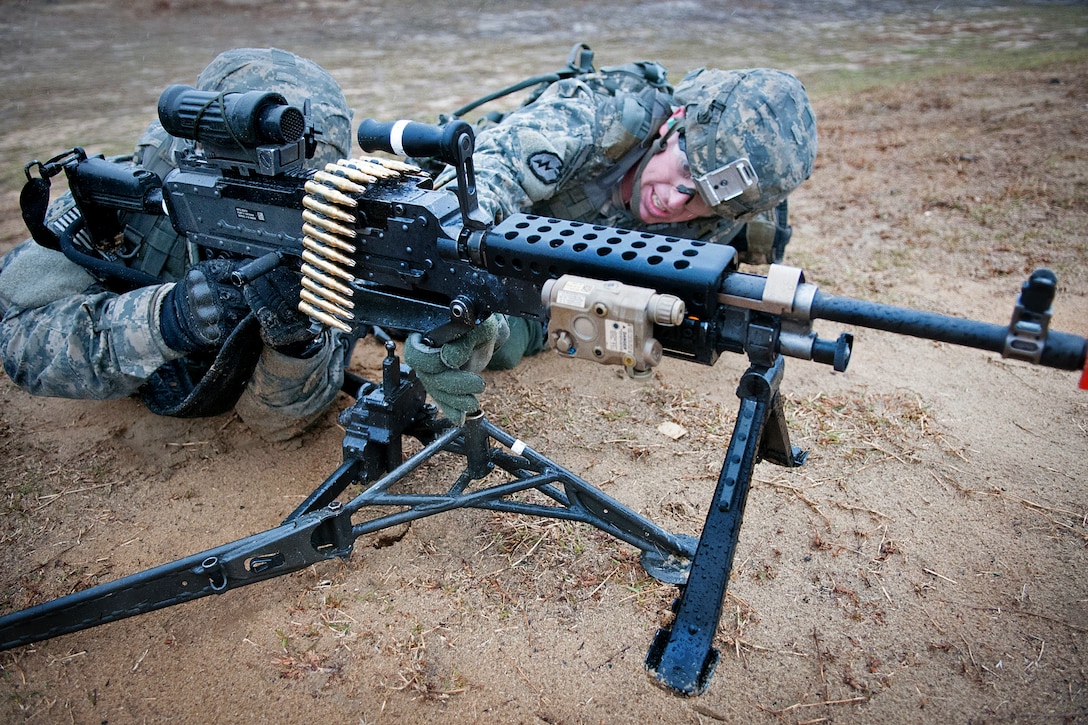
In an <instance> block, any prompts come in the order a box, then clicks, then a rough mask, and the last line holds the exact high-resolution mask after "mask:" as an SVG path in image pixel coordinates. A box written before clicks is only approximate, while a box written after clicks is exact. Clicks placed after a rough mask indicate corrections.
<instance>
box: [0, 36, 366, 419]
mask: <svg viewBox="0 0 1088 725" xmlns="http://www.w3.org/2000/svg"><path fill="white" fill-rule="evenodd" d="M197 87H198V88H200V89H201V90H223V91H228V92H230V91H236V90H238V91H241V90H249V89H251V88H257V87H259V88H262V89H268V90H273V91H277V92H280V93H282V94H283V95H284V96H285V97H286V98H287V100H288V102H290V103H292V104H296V105H302V103H303V101H305V100H306V99H311V103H312V111H313V117H314V118H315V119H317V120H318V121H319V122H320V124H321V126H323V128H322V129H321V130H322V131H323V136H321V137H320V142H319V146H318V150H317V153H316V154H315V158H314V159H313V160H311V162H310V164H311V165H323V164H324V163H326V162H329V161H334V160H337V159H340V158H344V157H347V156H348V155H349V153H350V144H351V111H350V109H349V108H348V105H347V102H346V101H345V100H344V97H343V94H342V93H341V91H340V88H339V86H337V85H336V83H335V81H334V80H333V79H332V78H331V76H329V75H328V73H327V72H325V71H324V70H323V69H321V68H320V67H319V66H317V65H316V64H314V63H313V62H312V61H308V60H305V59H302V58H299V57H297V56H294V55H293V54H290V53H286V52H284V51H280V50H275V49H270V50H255V49H238V50H232V51H228V52H226V53H223V54H221V55H220V56H218V57H217V58H216V59H215V60H214V61H213V62H212V63H211V65H209V66H208V67H207V68H206V69H205V70H204V71H203V72H202V73H201V74H200V76H199V78H198V81H197ZM184 143H188V142H186V141H181V140H176V139H173V138H171V137H170V136H168V135H167V134H166V133H165V132H164V131H163V130H162V127H161V126H160V125H159V124H158V122H157V121H156V122H155V123H152V124H151V126H150V127H149V128H148V130H147V132H145V134H144V135H143V136H142V137H141V139H140V140H139V142H138V144H137V147H136V153H135V156H134V159H133V160H134V161H135V162H136V163H138V164H140V165H142V166H144V167H145V168H149V169H151V170H152V171H155V172H156V173H157V174H158V175H159V176H160V178H161V177H163V176H165V174H166V173H167V172H168V171H169V170H170V169H171V168H172V166H173V164H172V159H173V151H174V149H175V147H176V146H177V145H180V144H184ZM71 207H72V201H71V197H70V195H66V197H62V198H61V199H59V200H57V201H56V202H54V204H53V205H52V206H51V207H50V212H49V214H48V217H47V223H49V224H51V226H53V227H54V229H56V225H58V224H61V223H63V221H62V220H63V218H64V217H63V216H62V215H63V213H64V212H67V211H69V210H70V209H71ZM124 222H125V231H124V242H123V245H122V249H123V250H127V252H130V253H131V255H130V256H131V258H130V259H129V260H128V262H127V264H128V265H129V266H130V267H135V268H137V269H140V270H142V271H144V272H147V273H149V274H151V275H153V276H155V277H158V278H160V279H162V280H163V281H164V284H159V285H151V286H147V287H141V288H139V289H136V290H133V291H130V292H123V293H118V292H117V291H115V290H112V289H110V287H109V286H108V285H107V284H104V283H102V282H100V281H98V280H96V279H95V278H94V277H93V276H92V275H91V274H89V273H88V272H87V271H86V270H84V269H83V268H82V267H81V266H79V265H77V264H76V263H74V262H72V261H70V260H69V259H68V258H67V257H66V256H64V255H63V254H62V253H60V252H57V251H54V250H52V249H47V248H45V247H43V246H40V245H38V244H37V243H35V242H34V241H33V240H28V241H26V242H24V243H22V244H21V245H19V246H18V247H16V248H15V249H14V250H12V251H11V252H10V253H8V254H7V255H6V256H5V257H4V258H3V259H0V354H2V356H3V364H4V369H5V371H6V372H7V374H8V375H9V376H10V378H11V379H12V381H13V382H15V384H16V385H18V386H20V387H21V388H23V389H25V390H27V391H28V392H30V393H32V394H35V395H47V396H56V397H66V398H86V399H109V398H120V397H126V396H129V395H133V394H136V393H145V400H146V399H147V396H146V391H147V388H148V381H149V379H150V378H153V376H155V375H156V374H159V373H161V372H162V371H164V370H166V369H167V368H168V367H170V366H171V365H184V367H185V368H186V369H191V370H195V377H196V378H197V379H199V378H200V376H201V375H202V374H203V373H204V371H206V370H207V369H208V366H209V362H208V361H207V360H204V359H197V357H195V356H194V357H193V358H187V357H185V356H184V355H183V354H182V353H180V352H178V351H176V350H172V349H170V348H169V347H168V346H167V345H166V343H165V342H164V341H163V336H162V333H161V331H160V327H159V314H160V309H161V306H162V300H163V297H164V295H165V294H166V293H167V292H168V291H169V290H170V288H171V287H172V283H173V281H174V280H177V279H179V278H180V276H181V275H182V274H183V273H184V271H185V269H186V268H187V266H188V265H189V264H191V263H193V262H195V261H198V260H197V258H196V254H195V253H196V250H195V249H190V248H189V245H188V243H187V240H186V239H185V238H184V237H180V236H178V235H177V233H176V232H174V230H173V228H172V227H171V225H170V223H169V220H168V219H166V218H165V217H162V216H151V215H141V214H127V215H126V217H125V219H124ZM300 224H301V221H300ZM254 339H255V340H256V344H260V340H259V338H258V337H256V336H254ZM346 348H347V341H346V340H345V339H343V338H342V337H341V336H340V335H339V334H338V333H332V332H329V331H325V332H324V333H323V338H322V340H321V344H320V345H319V347H318V348H317V349H316V351H313V354H312V355H310V356H309V357H305V358H294V357H289V356H287V355H284V354H282V353H280V352H278V351H276V350H274V349H272V348H270V347H263V349H262V350H261V352H260V357H259V360H258V361H257V364H256V368H255V369H254V372H253V373H252V375H251V376H250V379H249V381H248V384H246V386H245V390H244V391H243V392H242V394H241V397H240V398H239V399H238V401H237V403H236V406H235V410H236V411H237V412H238V414H239V415H240V416H241V417H242V418H243V420H244V421H245V422H246V423H247V425H249V426H250V427H251V428H253V429H254V430H255V431H257V432H258V433H259V434H261V435H262V436H264V437H266V438H269V439H276V440H278V439H285V438H289V437H291V436H293V435H296V434H297V433H299V432H301V431H302V430H304V429H305V428H306V427H307V426H308V425H309V424H310V423H312V422H313V421H314V420H316V419H317V417H318V416H319V415H320V414H321V413H322V412H323V411H324V410H325V409H326V408H327V407H328V405H329V404H330V403H331V402H332V400H333V399H334V397H335V396H336V393H337V391H339V390H340V386H341V383H342V380H343V371H344V364H345V353H346ZM173 361H179V362H178V363H173ZM150 405H151V404H150V403H149V406H150ZM152 409H155V408H154V407H152Z"/></svg>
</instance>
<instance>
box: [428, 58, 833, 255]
mask: <svg viewBox="0 0 1088 725" xmlns="http://www.w3.org/2000/svg"><path fill="white" fill-rule="evenodd" d="M617 70H619V71H620V72H621V75H620V76H619V77H620V78H621V80H620V81H619V82H618V83H617V81H616V80H615V79H616V77H617V76H616V74H615V73H616V71H617ZM624 74H626V75H624ZM605 77H607V79H608V80H607V81H606V82H607V84H608V88H607V92H602V85H603V81H602V80H601V79H602V78H605ZM672 91H673V89H672V88H671V87H670V86H669V85H668V84H667V83H666V82H665V70H664V68H661V67H660V66H659V65H657V64H654V63H638V64H629V65H628V66H621V67H620V68H619V69H602V70H601V71H600V72H599V73H596V74H589V75H583V76H577V77H574V78H568V79H564V80H560V81H557V82H555V83H553V84H551V85H550V86H549V87H548V88H547V89H546V90H545V91H544V92H543V93H542V94H541V95H540V96H539V97H538V98H536V99H535V100H533V101H532V102H531V103H529V104H528V105H525V106H523V107H521V108H519V109H518V110H516V111H513V112H511V113H509V114H507V115H506V116H505V117H504V118H503V119H502V122H501V123H499V124H497V125H493V126H489V127H486V128H484V129H483V130H482V131H480V132H479V134H478V136H477V142H476V151H475V153H474V154H473V164H474V166H475V173H476V181H477V195H478V197H479V201H480V206H481V207H482V208H483V209H484V211H486V212H488V213H489V214H491V215H492V216H494V217H495V219H496V220H501V219H502V218H504V217H506V216H508V215H510V214H513V213H515V212H529V213H533V214H539V215H542V216H555V217H559V218H564V219H573V220H577V221H584V222H589V223H595V224H604V225H607V226H615V227H621V228H625V229H644V230H648V231H652V232H655V233H658V234H669V235H675V236H681V237H685V238H689V239H704V240H707V241H712V242H717V243H730V244H733V245H734V246H736V247H737V248H738V252H739V255H738V256H739V259H740V261H743V262H749V263H753V264H765V263H769V262H776V261H780V259H781V252H782V249H781V247H779V248H775V247H774V240H775V226H776V223H782V224H784V219H777V218H776V216H775V211H774V210H775V207H776V206H777V205H778V204H779V202H781V201H782V200H784V199H785V197H786V195H787V194H788V192H789V191H790V190H792V189H793V188H794V187H796V186H797V185H798V184H800V183H801V181H803V180H804V179H805V178H807V177H808V175H809V174H810V173H811V171H812V159H813V157H814V155H815V151H816V136H815V133H816V131H815V119H814V117H813V115H812V111H811V108H810V107H809V105H808V99H807V97H805V95H804V90H803V87H801V86H800V83H799V82H797V80H796V79H795V78H793V76H789V75H788V74H785V73H781V72H780V71H771V70H768V69H753V70H749V71H728V72H726V71H718V70H714V69H710V70H706V69H699V70H697V71H693V72H692V73H689V74H688V75H687V76H686V77H685V78H684V80H683V81H682V82H681V83H680V84H679V85H678V86H677V88H676V92H675V93H673V92H672ZM734 97H736V98H737V99H743V100H739V101H738V102H736V103H730V102H729V101H730V100H732V99H733V98H734ZM753 97H756V98H759V99H767V103H763V104H754V105H748V102H749V101H750V99H751V98H753ZM707 100H709V102H704V101H707ZM768 104H770V105H768ZM783 104H785V105H787V106H789V113H786V114H783V117H778V116H776V115H775V113H773V112H768V110H769V109H775V110H777V109H779V108H781V107H782V105H783ZM680 105H683V106H685V107H686V108H687V109H688V111H689V114H688V115H687V116H686V117H685V121H684V125H685V126H686V127H687V130H686V135H687V138H688V145H689V147H690V148H691V150H690V151H689V159H690V161H691V165H692V169H693V172H695V171H700V172H704V171H710V170H712V169H714V168H716V166H717V165H718V158H717V156H716V155H715V154H714V153H713V152H711V153H709V155H708V153H707V151H708V150H714V149H717V150H718V151H719V152H720V153H721V154H723V155H724V154H735V156H738V157H739V156H749V157H751V158H752V163H753V165H754V166H756V167H757V170H758V172H759V173H760V186H761V187H762V188H763V190H764V193H763V194H761V195H758V197H757V198H756V199H747V196H746V197H745V198H746V199H747V200H748V201H750V202H751V203H749V204H745V205H741V204H740V203H739V201H737V202H729V203H723V204H720V205H718V206H716V207H715V206H714V205H713V204H712V205H711V206H712V207H714V211H715V212H716V216H713V217H703V218H699V219H695V220H692V221H689V222H680V223H670V224H645V223H643V222H642V221H641V220H639V219H638V218H637V217H635V216H634V215H633V214H632V213H631V212H630V211H629V210H628V209H627V208H626V206H625V205H624V204H623V202H622V201H621V200H620V199H619V198H618V192H619V185H620V182H621V180H622V178H623V177H624V175H625V174H626V173H627V172H628V171H629V170H631V169H632V168H635V167H636V166H637V165H638V164H639V163H641V162H642V161H643V159H644V158H645V157H646V156H647V154H649V153H650V152H651V151H650V149H651V145H652V143H653V141H654V140H655V139H657V137H658V130H659V129H660V127H661V125H662V123H664V122H665V120H666V119H667V118H668V117H669V116H670V115H671V113H672V111H673V110H674V108H675V107H677V106H680ZM700 118H701V119H703V120H702V121H700V120H699V119H700ZM719 121H720V123H719ZM738 130H739V132H737V131H738ZM721 160H722V161H729V160H730V159H728V158H725V159H721ZM451 179H452V173H451V172H450V171H449V170H446V171H445V172H444V173H443V174H442V175H440V176H439V179H438V183H439V184H445V183H449V181H451ZM741 232H743V233H741Z"/></svg>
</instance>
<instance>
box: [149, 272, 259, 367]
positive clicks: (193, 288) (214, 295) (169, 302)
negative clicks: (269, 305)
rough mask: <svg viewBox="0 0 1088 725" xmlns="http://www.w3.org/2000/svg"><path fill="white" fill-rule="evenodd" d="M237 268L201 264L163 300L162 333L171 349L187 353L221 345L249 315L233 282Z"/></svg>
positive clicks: (160, 325) (187, 274) (187, 273)
mask: <svg viewBox="0 0 1088 725" xmlns="http://www.w3.org/2000/svg"><path fill="white" fill-rule="evenodd" d="M235 266H236V265H235V264H234V263H233V262H230V261H228V260H226V259H213V260H208V261H205V262H198V263H197V264H195V265H193V266H192V267H190V268H189V270H188V271H187V272H186V273H185V276H184V277H182V278H181V279H180V280H178V282H177V283H176V284H175V285H174V286H173V288H171V290H170V291H169V292H167V293H166V295H165V297H164V298H163V304H162V310H161V312H160V314H159V329H160V330H161V332H162V337H163V341H164V342H165V343H166V344H167V346H168V347H170V348H172V349H174V350H177V351H179V352H184V353H193V352H198V351H209V350H214V349H215V348H217V347H219V346H220V345H222V344H223V343H224V342H225V341H226V339H227V337H228V336H229V335H230V333H231V332H232V331H233V330H234V328H235V327H237V326H238V323H239V322H241V321H242V320H243V319H244V318H245V317H246V315H248V314H249V305H247V304H246V301H245V298H244V297H243V296H242V290H240V289H238V287H236V286H235V285H234V284H232V283H231V281H230V275H231V272H233V271H234V269H235Z"/></svg>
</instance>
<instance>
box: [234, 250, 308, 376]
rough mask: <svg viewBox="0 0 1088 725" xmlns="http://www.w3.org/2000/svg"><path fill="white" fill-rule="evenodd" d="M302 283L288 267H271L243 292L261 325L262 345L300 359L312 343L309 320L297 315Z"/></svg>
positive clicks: (304, 316)
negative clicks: (269, 270) (270, 269)
mask: <svg viewBox="0 0 1088 725" xmlns="http://www.w3.org/2000/svg"><path fill="white" fill-rule="evenodd" d="M301 290H302V279H301V277H299V274H298V272H295V271H294V270H292V269H290V268H288V267H283V266H280V267H275V268H273V269H272V271H271V272H269V273H268V274H263V275H261V276H260V277H257V278H256V279H254V280H253V281H252V282H250V283H248V284H247V285H246V286H245V287H244V288H243V292H244V293H245V298H246V302H248V303H249V307H250V309H251V310H253V313H254V314H255V315H257V321H258V322H260V323H261V339H262V340H264V344H265V345H268V346H270V347H273V348H275V349H276V350H279V351H280V352H282V353H285V354H287V355H291V356H292V357H300V356H301V355H302V353H303V352H305V350H306V349H307V348H309V347H310V345H311V343H312V342H313V340H314V333H313V332H312V331H311V329H310V318H308V317H307V316H306V315H304V314H302V313H301V312H299V311H298V301H299V292H300V291H301Z"/></svg>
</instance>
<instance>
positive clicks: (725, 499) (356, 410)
mask: <svg viewBox="0 0 1088 725" xmlns="http://www.w3.org/2000/svg"><path fill="white" fill-rule="evenodd" d="M386 349H387V355H386V357H385V360H384V361H383V364H382V365H383V371H382V382H381V383H380V384H376V383H372V382H369V381H365V380H363V379H362V378H358V377H357V376H351V377H350V380H349V383H348V385H352V386H357V388H356V390H355V391H354V393H355V403H354V404H353V405H352V406H351V407H349V408H347V409H346V410H345V411H344V412H343V413H341V416H340V421H341V423H342V424H343V425H344V426H345V428H346V431H347V432H346V434H345V436H344V445H343V452H344V462H343V464H341V465H340V467H339V468H338V469H337V470H336V471H335V472H333V474H332V475H331V476H329V477H328V478H327V479H326V480H325V481H324V483H322V484H321V485H320V486H319V487H318V488H317V489H315V490H314V492H313V493H311V494H310V495H309V496H308V497H307V498H306V500H305V501H304V502H303V503H302V504H301V505H300V506H299V507H298V508H296V509H295V510H294V511H293V512H292V513H291V514H290V515H289V516H288V517H287V518H286V519H285V520H284V521H283V523H282V524H280V525H279V526H277V527H276V528H273V529H270V530H268V531H264V532H262V533H259V534H254V535H252V536H248V537H246V538H243V539H239V540H237V541H234V542H232V543H229V544H224V545H222V546H219V547H216V548H214V549H209V550H207V551H204V552H201V553H199V554H195V555H193V556H190V557H187V558H185V559H180V560H178V561H175V562H172V563H169V564H163V565H161V566H158V567H155V568H153V569H149V570H147V571H143V572H140V573H137V574H133V575H131V576H128V577H124V578H122V579H118V580H116V581H113V582H108V583H106V584H101V585H98V586H95V587H92V588H90V589H86V590H84V591H81V592H77V593H75V594H71V595H68V596H65V597H60V598H58V599H54V600H52V601H49V602H45V603H44V604H40V605H38V606H35V607H31V608H29V609H24V610H22V611H18V612H14V613H12V614H8V615H7V616H4V617H0V649H9V648H11V647H16V646H19V645H22V644H28V643H31V642H36V641H39V640H43V639H48V638H50V637H56V636H59V635H62V634H67V633H71V632H76V631H79V630H82V629H87V628H89V627H93V626H96V625H99V624H104V623H106V622H112V621H116V620H119V619H123V618H126V617H130V616H134V615H136V614H142V613H145V612H150V611H154V610H156V609H162V608H165V607H168V606H172V605H175V604H180V603H182V602H186V601H189V600H192V599H198V598H201V597H205V596H208V595H210V594H221V593H223V592H225V591H228V590H230V589H236V588H239V587H242V586H245V585H247V584H252V583H255V582H258V581H263V580H266V579H271V578H273V577H277V576H281V575H284V574H288V573H291V572H294V571H298V570H300V569H304V568H306V567H308V566H310V565H311V564H314V563H317V562H319V561H324V560H327V559H332V558H334V557H342V558H347V557H348V556H350V554H351V551H352V548H353V547H354V543H355V540H356V539H357V538H358V537H360V536H362V535H363V534H367V533H371V532H374V531H378V530H380V529H384V528H387V527H390V526H395V525H397V524H400V523H404V522H407V521H412V520H415V519H419V518H423V517H425V516H432V515H434V514H438V513H442V512H444V511H450V510H452V509H456V508H464V507H471V508H480V509H490V510H493V511H506V512H510V513H516V514H526V515H532V516H542V517H550V518H556V519H564V520H568V521H578V522H582V523H586V524H589V525H591V526H594V527H596V528H598V529H600V530H602V531H604V532H606V533H608V534H610V535H612V536H614V537H616V538H618V539H620V540H622V541H624V542H627V543H628V544H630V545H632V546H634V547H636V548H638V549H640V550H641V551H642V556H641V563H642V566H643V568H644V569H645V570H646V572H647V573H649V574H650V575H651V576H653V577H654V578H656V579H658V580H659V581H663V582H665V583H668V584H674V585H677V586H679V587H680V588H681V594H680V597H679V598H678V599H677V600H676V603H675V606H674V610H675V612H676V620H675V622H674V623H673V626H672V628H671V629H662V630H659V631H658V633H657V635H656V637H655V638H654V641H653V644H652V645H651V647H650V651H649V654H648V655H647V658H646V666H647V668H648V669H649V670H650V672H651V673H652V675H653V677H654V678H655V679H656V680H657V681H658V682H659V683H661V684H662V685H663V686H665V687H667V688H669V689H671V690H673V691H675V692H677V693H681V694H686V695H692V694H699V693H701V692H702V691H703V690H705V689H706V686H707V684H709V681H710V676H711V674H712V673H713V670H714V666H715V665H716V664H717V661H718V652H717V650H715V649H714V648H713V646H712V643H713V639H714V634H715V632H716V631H717V625H718V618H719V616H720V614H721V608H722V598H723V597H724V595H725V588H726V584H727V582H728V579H729V571H730V569H731V567H732V561H733V554H734V551H735V549H736V543H737V537H738V535H739V531H740V523H741V516H742V515H743V513H744V502H745V498H746V497H747V493H748V488H749V485H750V483H751V474H752V469H753V467H754V466H755V464H756V463H757V462H758V461H759V460H760V459H761V458H766V459H767V460H770V461H773V462H775V463H779V464H781V465H787V466H797V465H800V464H801V463H802V462H803V460H804V458H805V455H804V454H803V453H801V452H800V451H798V450H797V449H795V448H791V446H790V445H789V435H788V433H787V431H786V427H785V418H784V416H783V413H782V406H781V403H780V401H779V398H778V383H779V380H780V379H781V377H782V363H781V360H780V359H779V360H778V361H777V362H775V363H774V364H773V365H771V366H770V367H767V366H757V365H754V364H753V366H752V368H750V369H749V371H748V372H747V373H745V375H744V376H743V378H742V379H741V383H740V386H739V388H738V391H737V392H738V395H739V396H740V398H741V405H740V413H739V415H738V418H737V422H736V425H735V427H734V431H733V437H732V440H731V441H730V444H729V448H728V451H727V453H726V458H725V464H724V465H723V467H722V472H721V475H720V477H719V479H718V486H717V489H716V491H715V494H714V500H713V504H712V506H711V508H710V513H709V514H708V516H707V521H706V525H705V528H704V529H703V534H702V536H701V537H700V538H699V539H698V540H696V539H695V538H693V537H690V536H684V535H676V534H671V533H669V532H668V531H665V530H664V529H662V528H660V527H659V526H657V525H656V524H654V523H653V522H651V521H649V520H648V519H646V518H645V517H643V516H641V515H639V514H638V513H636V512H635V511H632V510H631V509H629V508H627V507H626V506H624V505H623V504H621V503H620V502H618V501H616V500H614V499H612V498H610V497H609V496H607V495H605V494H604V493H603V492H602V491H601V490H600V489H598V488H596V487H594V486H592V485H591V484H589V483H587V482H586V481H585V480H583V479H581V478H579V477H578V476H576V475H574V474H573V473H571V472H570V471H568V470H566V469H564V468H562V467H561V466H559V465H558V464H556V463H554V462H553V461H551V460H550V459H548V458H546V457H545V456H543V455H541V454H540V453H538V452H536V451H534V450H533V449H531V448H530V447H529V446H527V445H525V444H524V443H523V442H522V441H520V440H518V439H517V438H515V437H513V436H511V435H510V434H508V433H506V432H505V431H503V430H501V429H500V428H498V427H496V426H495V425H493V424H492V423H491V422H489V421H488V420H487V419H486V418H484V417H483V415H476V416H470V417H469V418H468V419H467V420H466V421H465V424H464V425H462V426H454V425H452V424H451V423H450V422H449V421H448V420H445V419H439V418H436V416H435V409H434V407H433V406H430V405H428V404H426V392H425V391H424V389H423V386H422V383H420V381H419V379H418V378H417V377H416V376H415V373H413V372H412V371H411V370H409V369H408V368H406V367H402V366H401V365H400V361H399V359H398V358H397V356H396V354H395V345H394V344H393V343H391V342H390V343H387V344H386ZM405 435H411V436H413V437H415V438H417V439H418V440H419V441H420V443H421V444H422V445H423V447H422V448H421V449H420V450H419V451H418V452H417V453H415V454H413V455H411V456H409V457H408V458H406V459H405V458H404V451H403V447H402V443H403V438H404V436H405ZM493 443H494V444H498V445H493ZM442 453H449V454H454V455H455V456H460V457H462V458H463V459H464V469H463V471H462V472H461V473H460V475H458V476H457V478H456V480H455V481H454V482H453V484H452V485H451V486H450V487H449V489H448V490H447V491H446V492H445V493H438V494H424V493H412V492H404V491H399V490H397V484H399V483H401V482H402V481H404V480H405V479H407V478H408V477H409V475H410V474H412V473H413V472H414V471H415V470H416V469H418V468H419V467H420V466H421V465H422V464H424V463H425V462H426V461H428V460H430V459H432V458H434V457H435V456H437V455H439V454H442ZM498 472H501V473H502V474H503V475H502V476H500V475H493V474H496V473H498ZM500 477H501V478H503V479H504V480H501V481H489V480H488V479H493V478H500ZM353 484H361V485H363V486H364V489H363V491H362V492H361V493H359V494H358V495H356V496H355V497H354V498H352V499H351V500H350V501H348V502H346V503H344V502H341V501H340V500H339V499H338V497H339V496H340V495H341V494H342V493H343V492H344V491H345V490H346V489H347V487H348V486H350V485H353ZM530 490H535V491H538V492H539V493H541V494H543V497H544V502H542V503H537V502H529V501H522V500H514V499H513V498H512V497H513V496H514V495H515V494H518V493H521V492H525V491H530ZM374 508H379V509H395V510H394V511H393V512H392V513H385V514H382V515H378V516H376V517H374V518H371V519H368V520H366V521H362V522H359V523H353V522H352V516H354V515H356V514H358V513H360V512H361V511H362V510H363V509H367V510H370V509H374Z"/></svg>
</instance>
